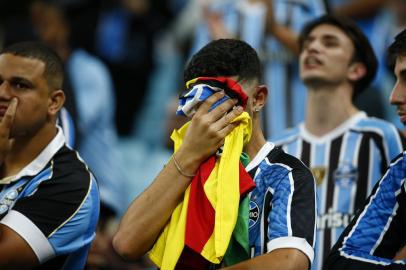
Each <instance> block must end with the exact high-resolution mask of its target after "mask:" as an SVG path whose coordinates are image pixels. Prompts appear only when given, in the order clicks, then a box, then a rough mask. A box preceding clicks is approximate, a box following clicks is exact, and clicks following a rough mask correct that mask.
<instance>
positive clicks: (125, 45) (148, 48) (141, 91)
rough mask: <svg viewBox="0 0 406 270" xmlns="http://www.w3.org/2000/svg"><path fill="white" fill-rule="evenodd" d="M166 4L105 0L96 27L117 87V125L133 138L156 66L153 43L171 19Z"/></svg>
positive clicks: (99, 45) (101, 50)
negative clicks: (136, 117) (154, 63)
mask: <svg viewBox="0 0 406 270" xmlns="http://www.w3.org/2000/svg"><path fill="white" fill-rule="evenodd" d="M167 5H168V4H167V1H164V0H153V1H148V0H121V1H104V6H103V11H102V13H101V16H100V21H99V24H98V28H97V39H96V42H97V43H96V47H97V50H98V54H99V55H100V56H101V57H102V58H103V59H104V60H105V61H106V62H107V63H108V65H109V68H110V70H111V73H112V76H113V81H114V85H115V87H116V125H117V129H118V132H119V134H120V135H123V136H125V135H131V134H132V132H133V128H134V127H133V123H134V119H135V116H136V114H138V113H139V112H140V111H139V108H140V107H141V106H142V105H143V99H144V95H145V91H146V88H147V83H148V78H149V74H150V72H151V69H152V67H153V60H152V57H153V48H154V46H153V41H154V37H155V35H156V33H157V31H158V30H159V29H160V28H162V27H163V26H165V24H166V23H167V20H168V19H169V18H170V17H171V16H170V12H169V10H168V6H167Z"/></svg>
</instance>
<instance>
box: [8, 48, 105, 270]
mask: <svg viewBox="0 0 406 270" xmlns="http://www.w3.org/2000/svg"><path fill="white" fill-rule="evenodd" d="M62 82H63V66H62V62H61V60H60V58H59V57H58V56H57V55H56V53H55V52H53V51H52V50H50V49H49V48H47V47H45V46H44V45H42V44H40V43H36V42H23V43H17V44H14V45H11V46H9V47H7V48H5V49H3V50H2V52H1V53H0V164H1V171H0V173H1V177H0V178H1V180H0V185H1V189H0V190H1V191H0V235H1V237H0V254H1V255H0V268H1V269H31V268H35V269H83V268H84V264H85V262H86V257H87V252H88V249H89V247H90V242H91V241H92V240H93V238H94V236H95V228H96V223H97V219H98V214H99V195H98V190H97V185H96V181H95V179H94V177H93V175H92V174H91V172H90V171H89V170H88V168H87V165H86V164H85V163H84V162H83V161H82V160H81V159H80V157H79V156H78V154H77V153H76V152H75V151H73V150H72V149H70V148H68V147H67V146H66V145H65V139H64V136H63V133H62V130H61V128H59V127H57V126H56V117H57V114H58V112H59V110H60V109H61V107H62V106H63V103H64V101H65V95H64V92H63V91H62V90H61V86H62Z"/></svg>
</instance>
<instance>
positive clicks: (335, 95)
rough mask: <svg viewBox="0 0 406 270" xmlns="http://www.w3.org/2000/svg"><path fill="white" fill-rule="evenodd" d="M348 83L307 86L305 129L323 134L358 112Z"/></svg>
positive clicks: (315, 133)
mask: <svg viewBox="0 0 406 270" xmlns="http://www.w3.org/2000/svg"><path fill="white" fill-rule="evenodd" d="M352 91H353V90H352V87H351V86H350V85H348V84H347V85H338V86H323V87H314V88H311V87H309V91H308V97H307V109H306V118H305V127H306V129H307V130H308V131H309V132H310V133H312V134H313V135H316V136H323V135H325V134H327V133H328V132H330V131H332V130H333V129H335V128H336V127H338V126H339V125H340V124H342V123H343V122H344V121H346V120H347V119H349V118H350V117H351V116H353V115H354V114H356V113H357V112H358V109H357V108H356V107H355V106H354V104H353V103H352Z"/></svg>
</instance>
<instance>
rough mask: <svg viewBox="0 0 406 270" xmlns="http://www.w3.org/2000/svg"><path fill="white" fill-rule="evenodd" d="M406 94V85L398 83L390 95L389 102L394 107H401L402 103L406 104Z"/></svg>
mask: <svg viewBox="0 0 406 270" xmlns="http://www.w3.org/2000/svg"><path fill="white" fill-rule="evenodd" d="M405 93H406V85H404V84H402V83H401V82H399V81H397V82H396V84H395V86H394V87H393V90H392V93H391V94H390V97H389V102H390V103H391V104H392V105H400V104H402V103H406V97H405Z"/></svg>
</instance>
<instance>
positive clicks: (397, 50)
mask: <svg viewBox="0 0 406 270" xmlns="http://www.w3.org/2000/svg"><path fill="white" fill-rule="evenodd" d="M401 54H405V55H406V29H404V30H403V31H402V32H400V33H399V34H397V35H396V37H395V41H393V43H392V44H391V45H390V46H389V48H388V60H389V65H390V66H391V67H394V66H395V62H396V57H398V56H399V55H401Z"/></svg>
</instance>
